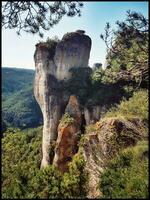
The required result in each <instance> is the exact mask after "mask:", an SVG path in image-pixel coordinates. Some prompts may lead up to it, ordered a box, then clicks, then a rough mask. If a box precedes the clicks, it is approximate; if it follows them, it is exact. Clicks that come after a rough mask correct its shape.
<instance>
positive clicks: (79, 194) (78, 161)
mask: <svg viewBox="0 0 150 200" xmlns="http://www.w3.org/2000/svg"><path fill="white" fill-rule="evenodd" d="M84 167H85V161H84V158H83V155H82V154H81V153H78V154H76V155H75V156H74V158H73V161H72V162H71V163H70V164H69V172H68V173H65V174H64V176H63V180H62V182H61V191H62V194H63V198H67V199H68V198H85V197H86V195H87V191H88V185H87V183H88V174H87V172H86V171H85V169H84Z"/></svg>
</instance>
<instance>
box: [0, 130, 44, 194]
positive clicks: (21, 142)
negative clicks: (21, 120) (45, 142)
mask: <svg viewBox="0 0 150 200" xmlns="http://www.w3.org/2000/svg"><path fill="white" fill-rule="evenodd" d="M41 133H42V127H40V128H36V129H26V130H24V131H19V130H18V131H17V130H14V131H13V129H12V133H11V132H10V130H9V134H6V136H4V138H3V139H2V197H3V198H12V197H13V198H23V197H24V196H26V195H27V194H28V192H29V191H30V181H31V179H32V178H33V177H34V176H35V174H36V173H37V171H38V170H39V167H40V162H41V156H42V155H41V141H42V134H41Z"/></svg>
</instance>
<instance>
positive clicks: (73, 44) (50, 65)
mask: <svg viewBox="0 0 150 200" xmlns="http://www.w3.org/2000/svg"><path fill="white" fill-rule="evenodd" d="M51 46H52V47H51ZM51 46H48V44H47V43H39V44H37V45H36V51H35V54H34V60H35V71H36V73H35V81H34V94H35V98H36V100H37V102H38V104H39V106H40V108H41V110H42V113H43V121H44V125H43V141H42V152H43V158H42V163H41V167H45V166H47V165H49V164H50V162H52V161H51V160H50V156H49V149H50V144H51V142H52V141H53V140H56V139H57V128H58V124H59V120H60V118H61V116H62V114H63V113H64V110H65V107H66V105H67V103H68V100H69V96H64V95H63V88H61V87H60V86H61V83H60V81H62V80H64V79H69V78H70V72H69V70H70V69H71V68H72V67H87V65H88V60H89V54H90V49H91V39H90V37H89V36H87V35H84V33H80V32H79V33H78V32H72V33H67V34H65V35H64V36H63V38H62V40H61V41H59V42H57V43H56V42H55V43H54V44H53V45H51ZM75 132H76V130H75Z"/></svg>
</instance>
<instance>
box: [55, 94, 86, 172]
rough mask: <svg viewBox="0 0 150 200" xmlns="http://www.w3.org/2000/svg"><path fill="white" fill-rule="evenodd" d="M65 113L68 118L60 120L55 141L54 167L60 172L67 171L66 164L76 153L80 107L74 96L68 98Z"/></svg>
mask: <svg viewBox="0 0 150 200" xmlns="http://www.w3.org/2000/svg"><path fill="white" fill-rule="evenodd" d="M65 113H66V114H67V116H68V119H67V117H66V118H65V119H62V120H61V122H60V124H59V126H58V138H57V141H56V148H55V157H54V161H53V163H54V165H55V166H57V168H58V169H59V170H60V171H61V172H66V171H67V170H68V162H70V161H71V160H72V157H73V156H74V155H75V154H76V153H77V150H78V142H79V133H80V127H81V123H82V118H81V111H80V105H79V103H78V100H77V98H76V97H75V96H73V95H72V96H70V99H69V103H68V105H67V107H66V110H65Z"/></svg>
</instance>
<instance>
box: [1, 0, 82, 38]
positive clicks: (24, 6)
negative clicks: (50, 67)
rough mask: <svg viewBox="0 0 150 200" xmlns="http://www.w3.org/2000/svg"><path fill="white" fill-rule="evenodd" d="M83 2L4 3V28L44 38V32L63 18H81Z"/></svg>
mask: <svg viewBox="0 0 150 200" xmlns="http://www.w3.org/2000/svg"><path fill="white" fill-rule="evenodd" d="M82 6H83V3H82V2H78V1H71V2H67V1H63V2H61V1H56V2H49V1H46V2H40V1H36V2H5V3H4V2H3V4H2V26H3V27H5V28H9V29H16V33H17V34H18V35H20V32H21V31H25V32H27V33H32V34H39V36H40V37H43V33H42V32H43V31H48V30H50V29H51V28H52V27H53V26H54V25H56V24H58V23H59V21H60V20H61V19H62V17H63V16H65V15H66V16H69V17H73V16H75V15H78V16H81V8H82Z"/></svg>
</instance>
